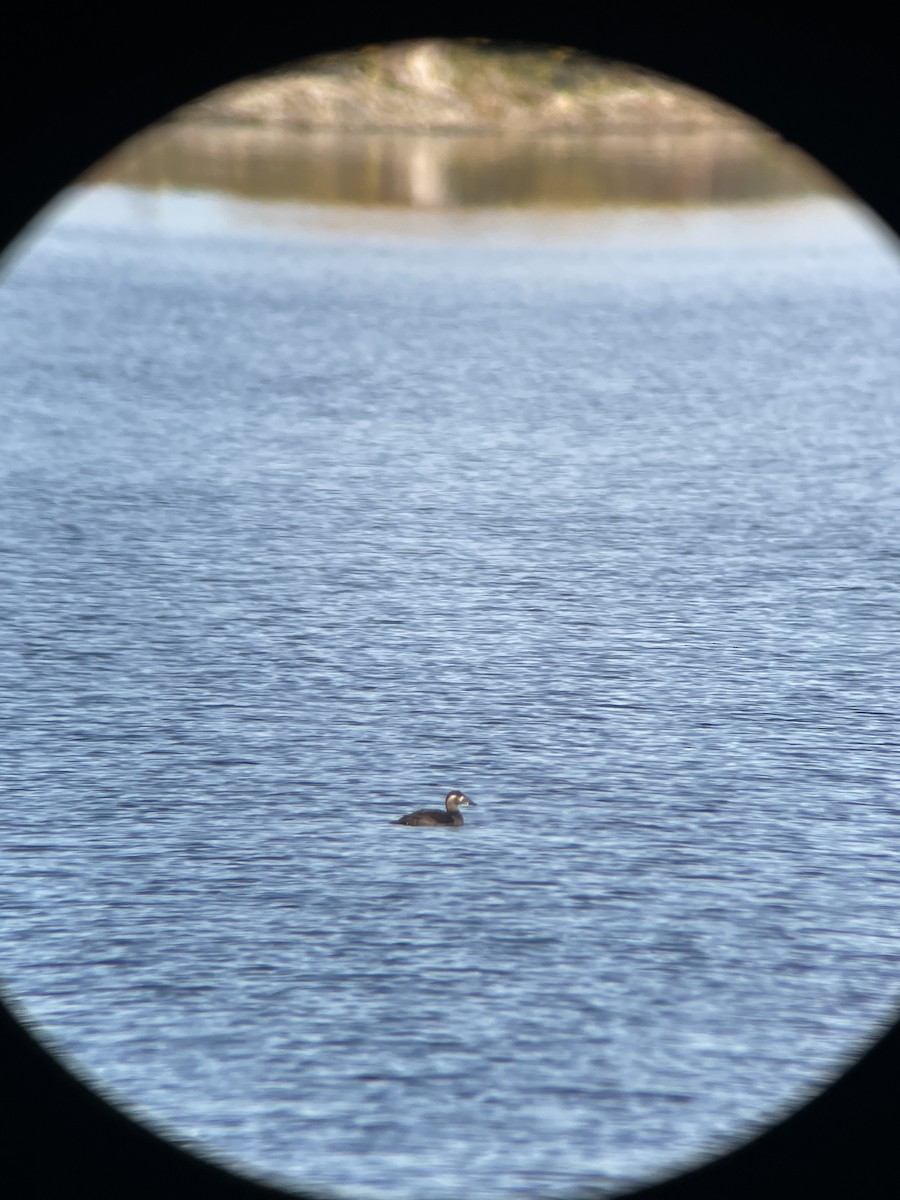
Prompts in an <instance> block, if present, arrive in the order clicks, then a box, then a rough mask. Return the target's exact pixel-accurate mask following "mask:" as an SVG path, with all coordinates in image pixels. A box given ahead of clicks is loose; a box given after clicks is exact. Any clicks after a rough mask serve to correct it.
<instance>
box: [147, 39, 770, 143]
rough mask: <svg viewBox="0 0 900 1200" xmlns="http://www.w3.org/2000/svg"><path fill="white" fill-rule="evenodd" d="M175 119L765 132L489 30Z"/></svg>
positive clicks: (305, 75)
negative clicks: (495, 37) (492, 36)
mask: <svg viewBox="0 0 900 1200" xmlns="http://www.w3.org/2000/svg"><path fill="white" fill-rule="evenodd" d="M170 121H174V122H176V123H179V124H196V125H229V126H248V127H263V128H270V129H271V128H280V129H283V130H285V131H288V130H293V131H296V132H316V131H326V130H329V131H333V132H343V133H420V134H443V135H448V136H449V135H454V134H457V135H465V136H469V137H473V136H479V135H482V134H484V135H496V134H502V133H509V134H527V133H533V134H537V133H544V134H554V135H556V136H562V135H566V134H581V135H584V134H603V133H625V132H630V133H652V132H666V133H676V132H690V131H696V130H700V129H705V130H710V131H712V130H720V131H722V132H725V131H726V130H728V131H735V132H746V133H751V132H752V133H755V134H757V135H759V134H760V133H762V132H767V131H766V130H765V128H764V127H763V126H761V125H760V124H759V123H758V122H756V121H754V120H752V119H751V118H750V117H747V116H745V115H744V114H742V113H740V112H738V111H737V110H735V109H733V108H730V107H729V106H728V105H726V104H724V103H723V102H721V101H719V100H716V99H714V98H713V97H711V96H707V95H705V94H704V93H702V92H698V91H696V90H695V89H693V88H691V87H688V86H687V85H686V84H682V83H678V82H676V81H674V80H668V79H664V78H662V77H660V76H658V75H655V74H653V73H651V72H648V71H644V70H642V69H640V68H637V67H631V66H628V65H626V64H623V63H618V62H603V61H600V60H598V59H595V58H593V57H591V56H589V55H586V54H584V53H582V52H581V51H577V50H572V49H569V48H567V47H555V48H535V47H509V46H502V45H497V44H495V43H491V42H486V41H485V40H483V39H469V40H466V41H460V42H449V41H440V40H428V41H416V42H401V43H396V44H392V45H387V46H366V47H363V48H362V49H360V50H350V51H345V52H342V53H338V54H331V55H324V56H321V57H319V58H315V59H310V60H308V61H306V62H302V63H298V64H293V65H291V66H287V67H283V68H281V69H279V70H276V71H273V72H269V73H268V74H266V75H262V76H257V77H254V78H251V79H244V80H240V81H238V82H237V83H233V84H229V85H227V86H226V87H224V88H220V89H218V90H217V91H215V92H212V93H210V94H209V95H208V96H204V97H202V98H201V99H199V100H197V101H194V102H193V103H191V104H189V105H186V106H185V107H184V108H182V109H180V110H178V112H177V113H174V114H173V115H172V117H171V118H170Z"/></svg>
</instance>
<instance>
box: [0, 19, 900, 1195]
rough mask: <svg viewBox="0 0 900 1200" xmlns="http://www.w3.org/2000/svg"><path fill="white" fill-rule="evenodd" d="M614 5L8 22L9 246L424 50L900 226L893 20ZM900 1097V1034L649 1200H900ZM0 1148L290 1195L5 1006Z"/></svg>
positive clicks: (51, 1165) (161, 1187) (80, 1187)
mask: <svg viewBox="0 0 900 1200" xmlns="http://www.w3.org/2000/svg"><path fill="white" fill-rule="evenodd" d="M616 7H617V9H619V10H621V11H612V9H613V6H612V5H609V4H602V5H600V4H598V5H596V6H595V7H594V6H592V7H591V8H590V9H587V8H586V7H585V8H581V7H578V8H575V6H570V8H567V9H566V10H565V11H560V12H549V13H544V14H543V15H538V14H537V13H536V12H532V13H530V14H525V13H522V12H516V11H515V9H513V8H509V9H505V8H503V7H497V6H494V5H492V4H491V3H482V4H478V5H474V4H460V5H458V6H456V7H454V8H453V9H452V10H447V11H445V12H441V11H440V10H438V11H434V10H430V11H429V10H426V9H425V8H424V7H423V9H422V10H421V11H418V12H416V13H413V12H411V11H410V10H408V9H407V10H404V9H402V8H400V7H399V6H396V5H384V6H380V7H376V6H374V5H367V6H365V7H363V8H361V9H359V10H352V9H346V8H340V7H339V6H337V5H333V6H332V11H330V12H323V11H321V10H320V9H319V8H318V7H316V6H307V7H301V6H299V5H296V6H295V5H291V6H288V5H278V4H274V3H271V2H270V0H262V2H259V0H258V2H256V3H254V4H253V5H252V6H251V8H250V9H249V10H248V11H245V12H244V11H240V12H239V11H237V10H232V9H230V8H228V7H226V6H225V5H203V6H201V5H199V4H192V3H186V4H184V5H183V6H182V8H181V9H180V10H179V11H178V12H177V13H175V12H172V11H166V10H165V9H164V8H163V9H161V8H159V7H158V6H153V7H152V8H141V7H138V8H131V7H130V6H124V5H122V6H116V8H115V10H113V9H112V8H110V9H109V10H103V9H100V7H99V6H94V7H91V6H90V5H84V4H80V5H71V6H69V7H67V8H65V9H63V10H61V11H60V12H52V13H51V12H47V11H44V10H41V9H39V8H32V9H30V10H26V9H24V8H23V7H21V6H20V7H19V8H17V9H15V10H14V12H13V13H12V14H11V15H9V14H8V15H7V16H5V17H4V18H3V22H4V28H3V38H2V41H0V61H2V65H3V70H2V73H0V75H2V78H0V139H2V141H0V148H2V163H3V166H4V168H5V176H6V186H5V188H3V189H2V194H0V244H2V245H5V244H6V243H7V242H9V241H10V240H11V239H12V238H13V237H15V235H16V234H17V233H19V232H20V231H21V230H22V229H23V228H25V227H26V226H27V224H28V222H29V221H30V220H31V219H32V218H33V217H34V216H35V215H36V214H38V213H39V212H40V210H41V209H42V208H43V207H44V205H45V204H46V203H48V202H49V201H50V200H51V199H52V198H53V196H54V195H55V194H56V192H57V191H59V190H60V189H61V188H62V187H64V186H65V185H67V184H68V183H70V182H72V181H73V180H74V179H75V178H77V176H78V175H79V174H80V173H81V171H82V170H84V169H85V168H87V167H88V166H89V165H90V164H91V163H92V162H94V161H96V159H97V158H99V157H101V156H102V155H103V154H104V153H106V152H107V151H109V150H110V149H112V148H113V147H114V146H115V145H117V144H118V143H119V142H120V141H121V140H123V139H124V138H125V137H127V136H128V135H129V134H131V133H133V132H135V131H136V130H138V129H140V128H142V127H143V126H144V125H146V124H148V123H149V122H151V121H153V120H156V119H158V118H160V117H162V116H164V115H165V114H166V113H167V112H169V111H171V110H172V109H173V108H176V107H178V106H179V105H180V104H182V103H185V102H186V101H188V100H190V99H192V98H194V97H196V96H198V95H202V94H203V93H204V92H206V91H208V90H210V89H211V88H213V87H215V86H218V85H220V84H222V83H225V82H228V81H229V80H231V79H234V78H238V77H240V76H242V75H246V74H249V73H253V72H256V71H260V70H263V69H265V68H267V67H269V66H273V65H275V64H278V63H281V62H284V61H288V60H290V59H293V58H298V57H302V56H304V55H307V54H313V53H318V52H321V51H324V50H335V49H342V48H346V47H348V46H354V45H364V44H367V43H370V42H385V41H389V40H394V39H399V38H412V37H422V36H444V37H462V36H487V37H494V38H498V39H502V40H513V41H532V42H538V43H551V44H565V45H572V46H577V47H580V48H582V49H585V50H590V51H593V52H595V53H597V54H600V55H601V56H603V57H608V58H618V59H623V60H625V61H630V62H635V63H639V64H641V65H643V66H647V67H651V68H653V69H655V70H658V71H662V72H663V73H665V74H668V75H671V76H673V77H675V78H681V79H684V80H686V81H687V82H689V83H693V84H694V85H696V86H698V87H701V88H703V89H705V90H707V91H710V92H712V93H714V94H716V95H718V96H720V97H722V98H723V99H725V100H727V101H729V102H730V103H732V104H735V105H737V106H738V107H739V108H743V109H745V110H746V111H748V112H750V113H752V114H753V115H755V116H757V117H759V118H760V119H761V120H763V121H764V122H765V123H766V124H768V125H770V126H772V127H773V128H775V129H776V130H777V131H778V132H779V133H781V134H782V135H783V136H784V137H785V138H786V139H787V140H788V141H791V142H794V143H796V144H798V145H800V146H802V147H803V148H804V149H805V150H807V151H809V152H810V153H811V154H812V155H813V156H814V157H816V158H818V159H819V160H820V161H821V162H822V163H824V164H825V165H826V166H827V167H828V168H829V169H830V170H831V171H832V172H833V173H834V174H835V175H836V176H837V177H838V178H839V179H841V180H842V181H843V182H844V183H846V184H847V185H848V186H849V187H850V188H852V189H853V190H854V191H855V192H857V193H858V194H859V195H860V196H861V197H862V198H863V199H864V200H865V201H866V202H867V203H868V204H869V205H870V207H871V208H872V209H873V210H874V211H875V212H876V213H877V214H878V215H879V216H880V217H881V218H882V219H883V220H884V221H885V222H886V223H887V224H889V225H891V226H892V227H893V229H894V230H895V231H898V230H900V178H898V169H897V167H896V165H895V161H894V156H895V153H896V148H897V146H898V145H900V70H898V44H900V43H898V39H897V35H896V34H895V33H894V32H893V28H892V22H891V20H890V14H891V8H890V6H888V5H882V6H879V7H877V8H876V7H874V6H873V7H872V8H869V9H866V8H861V7H860V6H859V5H856V6H854V7H853V9H852V11H851V10H850V9H849V8H848V7H847V6H843V7H841V8H840V9H839V10H838V11H837V12H836V13H834V12H830V11H829V10H827V9H826V8H825V7H824V6H821V7H819V6H815V7H814V6H810V9H809V10H808V11H798V10H797V9H796V8H790V7H785V8H783V9H782V10H780V11H773V10H765V11H760V9H759V7H758V6H756V5H754V6H752V7H750V8H748V9H745V10H741V11H729V7H728V0H720V5H719V6H718V7H717V8H716V9H715V10H712V9H710V10H709V11H707V10H706V9H705V8H695V9H689V8H686V7H685V6H680V5H674V4H671V3H670V4H668V5H666V6H664V5H661V4H660V5H655V4H654V5H628V4H623V3H622V0H620V3H619V5H618V6H616ZM570 9H571V10H570ZM720 9H721V11H720ZM8 802H12V803H14V797H13V798H10V799H9V800H8ZM898 817H900V814H898ZM898 1092H900V1026H897V1027H895V1028H894V1029H892V1030H890V1031H889V1032H888V1033H887V1034H886V1035H885V1037H884V1038H883V1039H882V1040H881V1041H880V1042H879V1043H878V1045H876V1046H875V1047H873V1048H872V1049H871V1050H870V1051H869V1052H868V1053H866V1054H865V1055H864V1056H863V1058H862V1059H860V1061H859V1062H858V1063H856V1064H855V1065H854V1066H853V1067H852V1068H851V1069H850V1070H849V1071H848V1072H847V1073H846V1074H845V1075H844V1076H843V1077H842V1078H841V1079H840V1080H839V1081H838V1082H837V1083H836V1084H835V1085H834V1086H832V1087H831V1088H829V1089H828V1091H826V1092H825V1093H823V1094H822V1095H820V1096H819V1097H817V1098H816V1099H815V1100H813V1101H812V1102H811V1103H809V1104H808V1105H806V1106H805V1107H804V1108H803V1109H801V1110H800V1111H799V1112H797V1113H795V1114H793V1115H792V1116H790V1117H788V1119H786V1120H785V1121H783V1122H782V1123H781V1124H779V1125H777V1126H775V1127H773V1128H772V1129H770V1130H769V1131H767V1132H766V1133H765V1134H763V1135H762V1136H761V1137H760V1138H758V1139H757V1140H756V1141H754V1142H751V1143H749V1144H748V1145H746V1146H744V1147H741V1148H740V1149H738V1150H736V1151H734V1152H733V1153H730V1154H728V1155H726V1156H725V1157H723V1158H720V1159H718V1160H716V1161H714V1162H711V1163H708V1164H706V1165H704V1166H701V1167H699V1168H697V1169H695V1170H691V1171H688V1172H687V1173H686V1174H684V1175H682V1176H679V1177H678V1178H674V1179H669V1180H665V1181H662V1182H660V1183H658V1184H654V1185H651V1186H648V1187H646V1188H643V1189H641V1190H640V1191H639V1192H635V1193H633V1196H634V1197H635V1198H637V1197H640V1198H641V1200H706V1198H707V1197H708V1198H709V1200H713V1198H714V1200H745V1198H746V1200H763V1197H765V1200H778V1198H779V1197H792V1198H793V1197H810V1198H811V1200H819V1198H820V1197H826V1196H830V1195H832V1194H838V1195H842V1196H844V1197H847V1198H850V1197H853V1198H854V1200H857V1198H866V1200H868V1198H869V1197H881V1196H884V1197H895V1196H898V1195H900V1099H898ZM0 1139H2V1140H0V1145H2V1147H3V1150H2V1154H0V1172H2V1177H3V1180H4V1182H5V1184H6V1189H5V1194H6V1195H9V1196H10V1198H11V1200H19V1198H28V1200H31V1198H33V1200H49V1198H51V1197H53V1200H57V1198H60V1197H67V1196H71V1195H77V1196H81V1195H84V1196H90V1197H91V1200H144V1198H145V1197H146V1198H147V1200H150V1198H151V1197H154V1198H155V1197H163V1196H164V1197H166V1200H181V1198H182V1197H184V1200H205V1198H206V1197H209V1198H210V1200H232V1198H234V1200H264V1198H270V1200H275V1198H276V1197H282V1196H285V1195H286V1193H283V1192H281V1191H279V1190H278V1189H276V1188H270V1187H267V1186H265V1185H262V1184H256V1183H253V1182H251V1181H249V1180H247V1179H244V1178H241V1177H239V1176H238V1175H234V1174H231V1173H229V1172H228V1171H226V1170H224V1169H223V1168H220V1167H217V1166H215V1165H213V1164H211V1163H208V1162H204V1161H202V1160H200V1159H198V1158H195V1157H194V1156H192V1155H190V1154H188V1153H186V1152H184V1151H182V1150H179V1149H178V1148H176V1147H175V1146H173V1145H171V1144H169V1143H167V1142H165V1141H163V1140H161V1139H159V1138H157V1137H156V1136H155V1135H154V1134H152V1133H150V1132H149V1131H147V1130H146V1129H144V1128H142V1127H141V1126H140V1125H139V1124H138V1123H136V1122H135V1121H133V1120H131V1119H130V1118H128V1117H126V1116H124V1115H123V1114H121V1113H119V1112H118V1111H116V1110H114V1109H113V1108H112V1107H110V1106H109V1105H107V1104H106V1103H105V1102H104V1101H102V1100H100V1099H99V1098H98V1097H97V1096H96V1095H95V1094H94V1093H93V1092H91V1091H90V1090H89V1089H88V1088H87V1087H85V1086H83V1085H82V1084H81V1083H79V1082H78V1081H77V1080H75V1079H74V1078H73V1077H72V1076H71V1075H70V1074H69V1073H68V1072H67V1071H66V1070H65V1069H64V1068H63V1067H61V1066H60V1065H59V1064H58V1063H57V1062H56V1061H55V1059H54V1058H53V1057H52V1056H51V1055H50V1054H49V1053H47V1052H46V1051H45V1050H44V1049H43V1048H42V1047H41V1046H39V1045H38V1043H37V1042H35V1041H34V1040H33V1039H32V1038H31V1037H30V1036H29V1035H28V1033H27V1032H26V1031H25V1030H24V1028H23V1027H22V1026H21V1025H20V1024H19V1023H17V1021H16V1020H15V1019H14V1018H13V1016H12V1014H10V1013H9V1012H7V1011H5V1010H3V1009H2V1008H0ZM293 1195H295V1196H299V1195H302V1193H300V1192H299V1191H295V1192H293Z"/></svg>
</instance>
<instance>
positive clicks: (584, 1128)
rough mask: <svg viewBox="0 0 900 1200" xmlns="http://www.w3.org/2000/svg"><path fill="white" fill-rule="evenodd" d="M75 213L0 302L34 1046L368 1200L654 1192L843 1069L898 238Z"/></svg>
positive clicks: (738, 212) (9, 586) (553, 222)
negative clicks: (436, 817) (465, 797)
mask: <svg viewBox="0 0 900 1200" xmlns="http://www.w3.org/2000/svg"><path fill="white" fill-rule="evenodd" d="M58 217H59V219H58V222H57V224H56V225H55V226H54V227H53V228H52V229H49V230H48V231H47V232H46V233H45V235H44V236H43V237H42V239H41V240H40V241H39V242H37V243H35V244H34V245H33V246H32V247H31V248H30V250H29V252H28V253H27V254H24V255H22V256H20V257H19V258H18V259H17V260H16V261H15V263H14V264H13V265H12V267H11V269H10V272H9V274H8V276H7V278H6V280H5V283H4V285H3V286H2V288H0V334H2V339H3V349H2V355H3V363H4V368H3V370H4V384H3V393H2V443H3V453H2V458H0V495H2V506H0V520H2V529H0V534H2V536H0V550H2V559H0V561H2V579H3V588H2V592H0V604H2V609H3V613H2V618H3V619H2V624H0V678H2V683H3V695H2V701H0V716H2V720H0V747H2V756H3V762H4V768H3V774H4V778H3V789H2V800H0V828H2V840H3V846H4V849H3V854H2V860H0V861H2V867H0V887H2V914H3V932H4V938H3V949H2V959H0V970H2V975H3V978H4V979H5V981H6V983H5V986H6V989H7V995H8V996H9V997H10V998H11V1000H12V1001H13V1002H14V1004H15V1006H16V1009H17V1011H18V1012H19V1014H20V1015H21V1016H22V1017H23V1019H25V1020H27V1022H28V1023H29V1025H31V1026H32V1027H33V1028H36V1029H37V1030H38V1032H39V1033H40V1035H41V1036H42V1037H43V1038H44V1040H45V1041H46V1042H47V1043H48V1044H49V1045H51V1046H53V1047H55V1048H56V1049H57V1050H58V1051H59V1053H60V1054H61V1055H62V1056H63V1057H64V1059H65V1060H66V1061H67V1062H68V1063H69V1064H70V1065H71V1066H72V1067H73V1069H75V1070H76V1071H77V1072H78V1073H80V1074H81V1075H82V1076H84V1077H86V1078H88V1079H89V1080H91V1081H93V1082H94V1083H95V1085H96V1086H97V1087H98V1088H99V1089H100V1090H101V1091H103V1092H104V1094H106V1095H107V1096H110V1097H113V1098H115V1099H117V1100H118V1101H119V1102H121V1103H122V1104H124V1105H126V1106H127V1107H129V1108H130V1110H131V1111H133V1112H135V1113H137V1114H139V1115H140V1116H142V1117H143V1118H144V1119H146V1120H147V1121H149V1122H150V1123H151V1124H153V1125H154V1126H155V1127H156V1128H158V1129H162V1130H165V1131H168V1132H169V1133H170V1134H171V1136H173V1137H175V1138H176V1139H178V1140H180V1141H181V1142H182V1143H185V1144H188V1145H191V1146H194V1147H195V1148H200V1149H201V1150H202V1151H203V1152H205V1153H209V1154H211V1155H213V1156H215V1157H216V1158H217V1159H218V1160H219V1161H223V1162H226V1163H228V1164H231V1165H234V1166H236V1167H238V1168H239V1169H241V1170H244V1171H246V1172H248V1173H251V1174H255V1175H258V1176H262V1177H264V1178H267V1179H270V1180H275V1181H279V1182H281V1183H283V1184H287V1185H290V1184H293V1185H298V1184H301V1183H306V1184H309V1185H312V1186H314V1187H317V1188H320V1189H322V1190H325V1191H330V1192H332V1193H336V1194H338V1195H341V1196H356V1197H360V1198H363V1200H368V1198H372V1200H382V1198H384V1200H386V1198H388V1197H394V1198H399V1200H414V1198H415V1200H423V1198H424V1200H449V1198H450V1197H455V1196H461V1195H469V1196H477V1197H489V1196H494V1197H501V1198H509V1200H512V1198H523V1197H526V1196H544V1197H549V1196H564V1195H570V1194H574V1193H575V1192H576V1191H577V1190H578V1189H579V1188H582V1187H585V1186H589V1185H590V1186H594V1187H596V1188H599V1189H613V1190H614V1189H616V1188H620V1187H623V1186H626V1185H629V1184H632V1183H634V1181H636V1180H645V1179H649V1178H652V1177H655V1176H657V1175H659V1174H660V1173H665V1172H670V1171H674V1170H676V1169H678V1168H681V1167H683V1166H684V1165H686V1164H689V1163H692V1162H694V1161H697V1159H698V1158H702V1157H704V1156H707V1155H709V1154H710V1153H713V1152H716V1151H718V1150H721V1149H722V1148H723V1147H728V1146H730V1145H732V1144H734V1142H735V1141H736V1140H738V1139H741V1138H744V1137H746V1136H748V1135H750V1134H752V1133H753V1132H754V1131H756V1130H758V1129H759V1128H760V1127H761V1126H762V1125H763V1124H764V1123H766V1122H768V1121H770V1120H771V1119H772V1118H773V1117H775V1116H778V1115H780V1114H783V1113H785V1112H786V1111H788V1110H790V1109H791V1108H792V1107H794V1106H796V1105H797V1104H798V1103H800V1102H801V1101H802V1100H803V1099H804V1098H805V1097H807V1096H809V1095H810V1094H811V1093H812V1092H813V1091H814V1090H816V1089H817V1088H820V1087H821V1086H822V1085H823V1084H824V1083H826V1082H827V1081H828V1080H830V1079H832V1078H834V1077H835V1075H836V1073H837V1072H838V1071H839V1069H840V1068H841V1067H842V1065H843V1064H845V1063H846V1062H847V1061H848V1060H849V1058H850V1057H852V1056H853V1055H854V1054H856V1053H858V1052H859V1051H860V1050H861V1049H862V1048H864V1047H865V1046H866V1045H867V1044H869V1042H870V1041H871V1040H872V1039H873V1038H874V1036H875V1035H876V1033H877V1032H878V1031H879V1030H880V1029H881V1028H883V1026H884V1025H885V1023H886V1022H887V1021H889V1020H891V1019H892V1018H893V1015H894V1013H895V1010H896V1004H897V998H898V994H900V969H898V954H900V750H898V739H897V718H898V695H900V636H898V634H900V620H898V602H900V537H898V531H900V455H898V435H900V390H898V379H900V372H898V366H900V363H898V346H897V321H898V316H900V287H898V283H900V276H898V269H897V261H896V257H895V254H894V251H893V248H892V247H891V246H890V245H889V244H888V243H887V242H886V241H885V240H883V238H882V235H880V234H878V233H877V232H876V231H875V230H874V228H873V227H871V226H868V225H866V224H865V223H863V222H862V219H861V217H860V215H859V213H858V212H857V211H856V210H854V209H852V208H851V207H850V206H849V204H847V203H845V202H843V201H837V200H834V199H817V200H809V201H805V202H798V203H794V204H789V205H784V206H777V205H770V206H768V207H760V208H751V207H745V208H740V207H737V208H731V209H722V210H697V211H685V212H681V213H678V212H675V211H667V210H648V211H646V212H644V213H640V212H614V211H613V212H607V213H597V214H594V215H593V216H591V215H585V214H582V215H581V216H579V217H577V218H575V217H573V218H572V219H571V220H568V219H566V218H564V217H563V216H560V215H557V216H551V215H549V214H543V215H541V214H539V213H538V214H532V215H530V216H525V215H518V216H517V215H515V214H507V215H506V216H503V215H500V214H498V215H494V216H491V215H488V214H484V213H475V214H471V215H470V216H469V217H468V218H465V219H464V218H463V217H462V216H460V215H459V214H456V215H454V214H452V213H449V214H448V213H444V214H430V215H429V214H418V215H417V214H407V215H403V214H399V215H395V216H393V217H390V218H389V217H388V216H386V215H384V214H381V215H376V214H374V213H372V214H367V213H365V212H356V211H354V212H345V213H343V214H342V215H339V216H334V215H333V214H331V215H329V214H328V213H327V212H326V211H324V210H321V211H320V210H315V209H311V208H307V209H303V208H298V207H291V206H284V207H283V208H279V207H278V206H272V207H266V206H264V205H256V206H254V205H253V204H251V203H244V204H241V203H239V202H237V201H234V200H233V199H232V200H228V199H225V198H223V197H221V196H220V197H218V198H216V197H213V196H205V197H204V196H199V195H198V196H179V195H177V194H170V193H160V194H157V195H151V194H149V193H141V192H137V191H135V192H131V191H128V190H127V189H121V188H114V187H107V188H98V189H96V190H92V191H86V192H84V193H81V194H80V196H79V198H78V200H77V203H75V204H74V206H72V207H70V208H68V209H66V210H65V211H64V212H60V213H59V214H58ZM450 788H461V789H463V790H465V791H466V792H467V793H468V794H469V795H470V796H471V797H472V798H473V799H474V800H475V801H476V803H477V808H475V809H469V810H467V812H466V823H465V827H464V828H462V829H458V830H450V831H443V830H428V829H415V828H406V827H401V826H396V825H392V824H391V822H392V820H393V819H394V818H396V817H398V816H400V815H401V814H402V813H404V812H407V811H409V810H410V809H413V808H417V807H421V806H423V805H426V806H434V805H439V804H440V802H441V799H442V797H443V795H444V793H445V792H446V791H448V790H449V789H450Z"/></svg>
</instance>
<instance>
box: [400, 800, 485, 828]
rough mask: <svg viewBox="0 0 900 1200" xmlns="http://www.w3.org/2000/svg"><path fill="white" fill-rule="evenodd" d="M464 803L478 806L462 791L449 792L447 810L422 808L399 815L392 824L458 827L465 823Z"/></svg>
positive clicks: (445, 804) (445, 805) (445, 801)
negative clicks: (462, 811)
mask: <svg viewBox="0 0 900 1200" xmlns="http://www.w3.org/2000/svg"><path fill="white" fill-rule="evenodd" d="M463 805H466V806H469V805H471V807H472V808H477V807H478V805H477V804H476V803H475V801H474V800H470V799H469V797H468V796H466V795H464V794H463V793H462V792H448V793H447V796H446V798H445V800H444V807H445V808H446V810H447V811H446V812H441V811H440V809H437V808H420V809H418V810H417V811H416V812H411V813H407V814H406V816H405V817H399V818H398V819H397V820H396V821H392V822H391V824H392V825H444V826H454V827H458V826H460V825H462V823H463V817H462V813H461V812H460V811H459V810H460V808H461V807H462V806H463Z"/></svg>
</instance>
